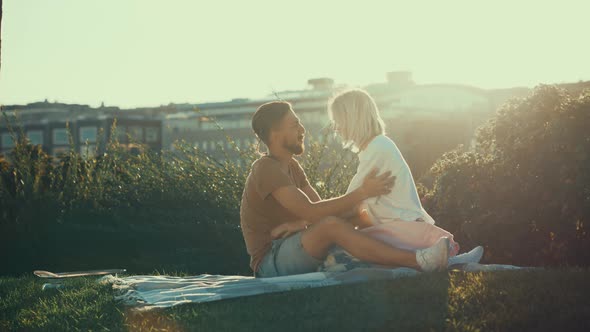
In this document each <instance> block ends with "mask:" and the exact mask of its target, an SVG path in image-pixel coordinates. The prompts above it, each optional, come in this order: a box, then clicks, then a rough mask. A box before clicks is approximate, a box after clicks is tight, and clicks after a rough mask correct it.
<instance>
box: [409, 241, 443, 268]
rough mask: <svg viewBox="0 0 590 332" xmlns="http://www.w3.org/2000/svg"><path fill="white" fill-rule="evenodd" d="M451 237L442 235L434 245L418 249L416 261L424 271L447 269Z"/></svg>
mask: <svg viewBox="0 0 590 332" xmlns="http://www.w3.org/2000/svg"><path fill="white" fill-rule="evenodd" d="M449 243H450V241H449V238H448V237H441V238H440V239H439V240H438V241H437V242H436V243H435V244H434V245H433V246H432V247H430V248H426V249H419V250H417V251H416V261H417V262H418V265H419V266H420V269H422V271H424V272H433V271H445V270H446V269H447V265H448V261H449Z"/></svg>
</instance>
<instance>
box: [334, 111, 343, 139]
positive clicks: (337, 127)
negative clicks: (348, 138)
mask: <svg viewBox="0 0 590 332" xmlns="http://www.w3.org/2000/svg"><path fill="white" fill-rule="evenodd" d="M332 114H333V117H334V119H333V120H332V130H333V131H334V132H335V133H336V134H337V135H338V136H341V137H342V128H343V122H344V121H343V119H342V116H341V114H340V113H339V112H338V111H334V112H333V113H332ZM342 138H345V137H342Z"/></svg>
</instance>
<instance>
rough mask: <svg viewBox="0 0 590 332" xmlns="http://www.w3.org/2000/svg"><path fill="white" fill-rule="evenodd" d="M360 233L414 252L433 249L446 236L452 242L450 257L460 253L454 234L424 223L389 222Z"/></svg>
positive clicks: (362, 230) (365, 229)
mask: <svg viewBox="0 0 590 332" xmlns="http://www.w3.org/2000/svg"><path fill="white" fill-rule="evenodd" d="M360 231H361V232H365V233H367V234H368V235H370V236H371V237H373V238H376V239H378V240H380V241H382V242H385V243H387V244H389V245H391V246H393V247H396V248H400V249H405V250H412V251H415V250H418V249H424V248H428V247H431V246H433V245H434V244H435V243H436V242H437V241H438V240H439V239H440V238H441V237H443V236H446V237H448V238H449V240H450V242H451V248H449V256H455V255H457V253H458V252H459V244H458V243H457V242H455V241H454V240H453V234H451V233H449V232H447V231H445V230H444V229H442V228H440V227H437V226H435V225H432V224H429V223H427V222H423V221H403V220H399V221H397V220H396V221H389V222H386V223H383V224H379V225H375V226H370V227H367V228H363V229H361V230H360Z"/></svg>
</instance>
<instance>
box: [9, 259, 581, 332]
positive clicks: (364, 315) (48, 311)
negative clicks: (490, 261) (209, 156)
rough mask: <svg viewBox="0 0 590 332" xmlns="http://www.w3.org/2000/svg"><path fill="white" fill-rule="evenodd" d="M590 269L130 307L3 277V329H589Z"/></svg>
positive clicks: (452, 276)
mask: <svg viewBox="0 0 590 332" xmlns="http://www.w3.org/2000/svg"><path fill="white" fill-rule="evenodd" d="M589 277H590V270H588V269H573V268H571V269H559V270H558V269H552V270H545V271H499V272H485V273H482V272H478V273H465V272H449V273H434V274H424V275H420V276H418V277H413V278H403V279H398V280H392V281H380V282H372V283H365V284H357V285H348V286H332V287H324V288H315V289H307V290H297V291H290V292H283V293H273V294H265V295H258V296H251V297H244V298H238V299H229V300H224V301H218V302H211V303H204V304H187V305H180V306H177V307H174V308H170V309H165V310H154V311H151V312H148V313H140V314H138V313H133V312H132V311H131V310H130V308H129V307H125V306H122V305H119V304H117V303H115V301H114V299H113V292H112V290H111V289H110V288H109V286H101V285H98V284H96V283H95V278H86V279H84V278H82V279H77V280H71V281H69V282H68V283H67V286H68V287H67V288H66V289H64V290H49V291H41V285H42V284H43V282H42V281H41V280H39V279H36V278H35V277H33V276H32V275H23V276H21V277H19V278H13V277H2V278H0V330H25V331H32V330H85V331H86V330H96V331H101V330H104V331H120V330H123V331H163V330H167V331H190V330H194V331H197V330H198V331H301V330H313V331H316V330H317V331H363V330H366V331H394V330H397V331H445V330H446V331H540V330H541V331H588V330H590V299H589V298H588V296H589V295H590V283H589V282H588V279H589Z"/></svg>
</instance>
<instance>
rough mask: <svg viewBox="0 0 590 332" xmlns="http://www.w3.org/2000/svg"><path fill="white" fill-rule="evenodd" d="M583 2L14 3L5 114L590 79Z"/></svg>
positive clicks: (5, 39) (2, 91)
mask: <svg viewBox="0 0 590 332" xmlns="http://www.w3.org/2000/svg"><path fill="white" fill-rule="evenodd" d="M588 12H590V4H589V3H588V2H587V1H547V2H534V1H494V2H491V1H486V2H484V1H446V2H440V1H397V2H393V1H363V2H360V1H358V2H354V3H353V2H347V3H346V4H345V5H344V4H343V2H342V1H289V2H287V1H179V0H174V1H127V0H117V1H115V0H101V1H81V0H76V1H74V0H69V1H68V0H51V1H43V0H12V1H11V0H8V1H4V12H3V15H4V16H3V20H2V25H3V26H2V68H1V72H0V103H1V104H26V103H30V102H35V101H42V100H44V99H46V98H47V99H48V100H49V101H59V102H65V103H81V104H89V105H91V106H98V105H100V103H101V102H104V103H105V105H113V106H120V107H136V106H156V105H161V104H168V103H170V102H174V103H183V102H189V103H200V102H206V101H221V100H229V99H232V98H257V97H262V96H265V95H268V94H270V93H272V91H273V90H276V91H281V90H298V89H305V88H307V80H308V79H310V78H315V77H331V78H333V79H334V80H335V81H336V83H337V84H341V83H346V84H351V85H364V84H369V83H375V82H382V81H385V73H386V72H388V71H395V70H407V71H411V72H412V73H413V79H414V81H415V82H416V83H417V84H426V83H458V84H468V85H473V86H477V87H481V88H508V87H515V86H528V87H533V86H535V85H537V84H539V83H562V82H576V81H579V80H588V79H590V66H589V65H588V59H589V58H590V46H589V44H588V42H587V38H588V36H587V24H586V23H585V22H586V21H587V14H588Z"/></svg>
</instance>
